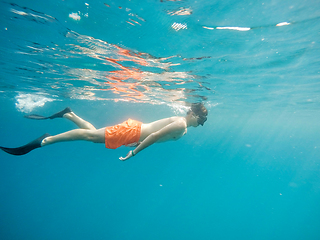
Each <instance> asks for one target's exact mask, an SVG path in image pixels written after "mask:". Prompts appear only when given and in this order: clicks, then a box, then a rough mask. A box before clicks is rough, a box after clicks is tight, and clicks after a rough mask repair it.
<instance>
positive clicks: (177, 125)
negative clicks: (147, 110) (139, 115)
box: [119, 119, 187, 161]
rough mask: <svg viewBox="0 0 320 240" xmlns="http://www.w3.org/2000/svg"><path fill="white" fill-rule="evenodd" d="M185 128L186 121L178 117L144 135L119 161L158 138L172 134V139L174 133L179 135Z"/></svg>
mask: <svg viewBox="0 0 320 240" xmlns="http://www.w3.org/2000/svg"><path fill="white" fill-rule="evenodd" d="M186 128H187V125H186V122H185V121H183V120H181V119H179V120H177V121H175V122H173V123H170V124H168V125H167V126H165V127H163V128H162V129H160V130H159V131H157V132H154V133H151V134H150V135H149V136H148V137H146V138H145V139H144V140H143V141H142V142H141V143H140V144H139V146H138V147H137V148H136V149H134V150H132V151H130V152H129V153H128V154H127V156H126V157H124V158H123V157H120V158H119V159H120V160H121V161H125V160H127V159H129V158H131V157H133V156H135V155H136V154H138V152H140V151H142V150H143V149H145V148H147V147H149V146H150V145H152V144H154V143H155V142H157V141H158V140H159V139H161V138H164V137H165V136H168V135H172V139H174V137H175V136H176V135H178V136H181V132H185V130H186ZM174 133H176V134H174Z"/></svg>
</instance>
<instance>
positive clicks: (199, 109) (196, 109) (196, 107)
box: [187, 103, 208, 116]
mask: <svg viewBox="0 0 320 240" xmlns="http://www.w3.org/2000/svg"><path fill="white" fill-rule="evenodd" d="M191 112H193V113H194V114H196V115H197V116H207V115H208V110H207V109H206V107H205V106H204V105H203V103H192V104H191V109H190V110H189V111H188V113H187V114H189V113H191Z"/></svg>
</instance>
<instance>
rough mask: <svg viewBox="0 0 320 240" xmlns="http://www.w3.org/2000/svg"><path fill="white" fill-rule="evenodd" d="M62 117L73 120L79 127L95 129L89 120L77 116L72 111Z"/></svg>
mask: <svg viewBox="0 0 320 240" xmlns="http://www.w3.org/2000/svg"><path fill="white" fill-rule="evenodd" d="M63 118H66V119H69V120H70V121H72V122H74V123H75V124H76V125H77V126H78V127H79V128H82V129H89V130H96V128H95V127H94V126H93V125H92V124H91V123H89V122H87V121H85V120H83V119H82V118H81V117H79V116H77V115H76V114H75V113H74V112H69V113H65V114H64V115H63Z"/></svg>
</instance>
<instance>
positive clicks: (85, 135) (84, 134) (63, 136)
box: [41, 128, 105, 147]
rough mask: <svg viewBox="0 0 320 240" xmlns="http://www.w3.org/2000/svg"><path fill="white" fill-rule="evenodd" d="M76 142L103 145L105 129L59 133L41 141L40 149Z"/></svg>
mask: <svg viewBox="0 0 320 240" xmlns="http://www.w3.org/2000/svg"><path fill="white" fill-rule="evenodd" d="M76 140H85V141H90V142H94V143H104V142H105V128H100V129H98V130H96V129H95V130H90V129H74V130H71V131H68V132H64V133H60V134H58V135H55V136H48V137H46V138H44V139H43V140H42V142H41V147H44V146H47V145H49V144H53V143H58V142H67V141H76Z"/></svg>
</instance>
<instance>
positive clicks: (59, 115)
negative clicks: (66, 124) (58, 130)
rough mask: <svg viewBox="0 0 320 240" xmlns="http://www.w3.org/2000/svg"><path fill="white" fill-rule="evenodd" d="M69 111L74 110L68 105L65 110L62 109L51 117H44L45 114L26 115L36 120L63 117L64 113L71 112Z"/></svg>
mask: <svg viewBox="0 0 320 240" xmlns="http://www.w3.org/2000/svg"><path fill="white" fill-rule="evenodd" d="M69 112H72V110H71V108H69V107H67V108H65V109H64V110H62V111H60V112H58V113H55V114H53V115H52V116H50V117H44V116H41V115H37V114H31V115H25V116H24V117H25V118H29V119H35V120H45V119H55V118H62V117H63V114H65V113H69Z"/></svg>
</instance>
